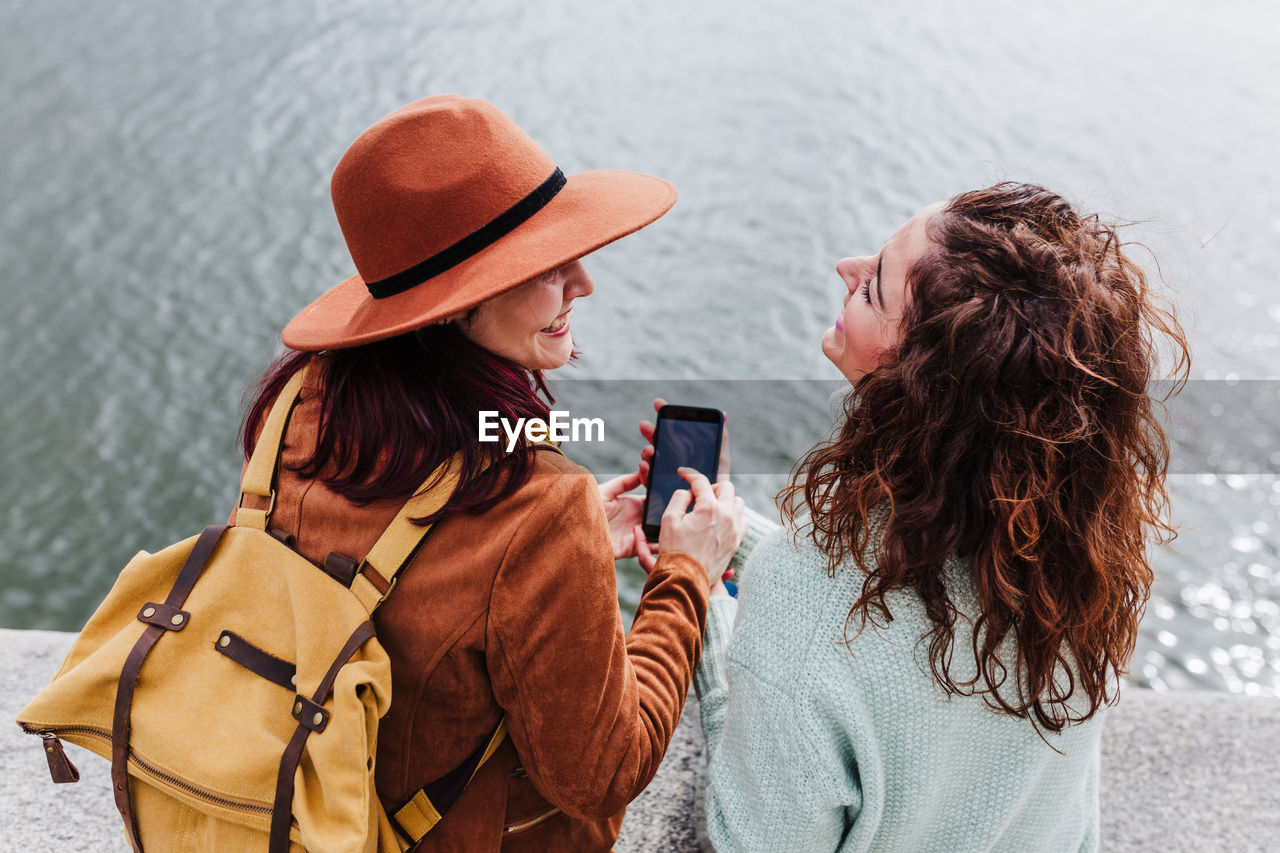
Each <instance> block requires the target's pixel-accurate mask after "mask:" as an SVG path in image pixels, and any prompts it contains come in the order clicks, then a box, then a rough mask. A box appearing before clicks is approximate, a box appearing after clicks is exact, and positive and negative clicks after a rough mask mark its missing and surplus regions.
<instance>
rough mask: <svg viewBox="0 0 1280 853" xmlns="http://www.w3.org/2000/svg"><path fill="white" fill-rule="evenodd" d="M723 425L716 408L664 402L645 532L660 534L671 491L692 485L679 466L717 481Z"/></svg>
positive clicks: (645, 509)
mask: <svg viewBox="0 0 1280 853" xmlns="http://www.w3.org/2000/svg"><path fill="white" fill-rule="evenodd" d="M668 410H671V411H668ZM723 428H724V415H723V414H722V413H721V412H720V411H718V410H716V409H704V408H697V407H693V406H664V407H663V408H662V410H661V411H659V412H658V424H657V430H656V433H655V435H654V442H653V459H652V461H651V462H650V470H649V483H648V494H647V495H646V496H645V506H644V532H645V535H646V536H648V537H649V538H651V539H656V538H657V536H658V528H659V526H660V525H661V524H662V513H663V512H664V511H666V508H667V504H668V503H670V501H671V495H672V493H673V492H675V490H676V489H687V488H688V487H689V482H688V481H687V480H685V479H684V478H683V477H681V476H680V475H679V474H677V473H676V469H677V468H682V467H688V468H693V469H695V470H697V471H698V472H699V473H701V474H704V475H705V476H706V477H707V478H708V479H710V480H711V481H712V482H715V476H716V468H717V465H718V463H719V457H720V438H721V434H722V432H723Z"/></svg>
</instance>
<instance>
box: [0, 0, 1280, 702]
mask: <svg viewBox="0 0 1280 853" xmlns="http://www.w3.org/2000/svg"><path fill="white" fill-rule="evenodd" d="M902 5H903V6H904V7H906V8H904V9H892V8H888V4H873V3H870V2H816V3H807V4H795V3H781V2H754V3H751V4H741V3H729V2H724V0H703V2H698V3H688V2H679V3H676V2H666V0H654V2H649V3H644V4H612V3H599V2H587V0H581V2H540V3H517V2H510V0H500V2H477V3H443V2H433V0H417V2H412V3H409V2H399V3H391V2H368V3H359V4H353V3H337V2H313V3H304V2H298V0H278V2H274V3H268V4H256V3H247V2H225V0H201V2H190V0H164V2H160V0H130V2H128V3H122V4H109V3H89V2H83V0H80V1H79V2H72V0H48V2H42V3H26V4H18V3H8V4H4V5H3V7H2V8H0V45H2V46H3V50H0V69H2V70H3V79H4V80H5V83H6V85H5V104H4V107H3V110H4V117H5V121H4V122H3V123H2V124H0V186H2V187H3V202H2V204H0V276H2V277H0V293H2V294H3V302H2V303H0V309H2V314H0V352H2V353H3V357H4V362H5V363H4V370H3V374H0V400H3V401H4V403H3V410H2V411H3V414H2V415H0V418H2V420H0V426H2V427H3V429H2V431H0V459H2V462H3V467H4V471H5V476H4V483H5V486H6V493H7V499H6V502H5V506H4V509H3V511H2V512H0V544H2V545H3V550H2V551H0V577H3V580H4V586H3V592H2V593H0V624H3V625H6V626H11V627H46V628H63V629H72V628H76V627H78V626H79V625H80V624H81V623H82V621H83V620H84V619H85V618H86V616H87V615H88V614H89V613H90V612H91V610H92V608H93V606H94V605H95V604H96V603H97V601H98V600H99V599H100V598H101V596H102V595H103V594H104V593H105V591H106V589H107V588H108V587H109V585H110V582H111V580H112V579H113V577H114V575H115V572H116V571H118V569H119V567H120V566H121V565H123V563H124V562H125V561H126V560H127V558H128V556H129V555H130V554H131V553H132V552H133V551H134V550H136V549H137V548H139V547H146V548H156V547H160V546H162V545H164V544H166V543H168V542H170V541H172V540H174V539H176V538H179V537H181V536H185V535H188V534H189V533H191V532H193V531H195V530H198V529H199V527H200V526H202V525H203V524H205V523H207V522H209V521H210V520H217V519H221V518H224V517H225V516H226V513H227V511H228V509H229V507H230V503H231V501H232V500H233V497H234V493H235V490H234V486H233V483H234V480H235V476H236V472H237V470H238V464H239V462H238V457H237V454H236V450H235V434H236V427H237V421H238V417H239V414H240V407H241V396H242V394H243V392H244V389H245V387H246V386H247V384H248V383H249V382H250V381H251V379H252V378H253V376H254V375H255V372H256V371H258V370H259V369H260V368H261V367H262V365H263V364H264V363H265V362H266V361H267V360H268V359H269V358H270V357H271V356H272V355H273V353H274V352H275V351H276V347H277V340H278V338H277V336H278V331H279V329H280V327H281V326H282V325H283V324H284V322H285V321H287V320H288V319H289V317H291V316H292V315H293V313H294V312H295V311H297V310H298V309H299V308H300V307H301V306H302V305H304V304H305V303H306V302H308V301H309V300H310V299H311V298H313V297H314V296H315V295H317V294H318V293H319V292H321V291H322V290H323V289H325V288H327V287H329V286H331V285H332V284H334V283H336V282H337V281H339V280H340V279H341V278H343V277H345V276H346V275H348V274H349V273H350V271H351V264H350V262H349V260H348V258H347V256H346V252H345V248H344V245H343V243H342V239H341V235H340V233H339V231H338V228H337V225H336V222H335V220H334V217H333V214H332V210H331V208H330V206H329V201H328V178H329V174H330V171H331V169H332V167H333V164H334V163H335V162H336V161H337V159H338V157H339V156H340V155H341V153H342V151H343V150H344V149H345V147H346V145H347V144H348V143H349V142H350V141H351V139H353V138H354V136H355V135H356V134H357V133H358V132H359V131H360V130H361V129H363V128H364V127H365V126H367V125H368V124H369V123H371V122H372V121H374V120H375V119H377V118H378V117H379V116H381V115H383V114H385V113H386V112H388V111H389V110H391V109H393V108H394V107H396V106H399V105H400V104H402V103H405V102H408V101H410V100H413V99H415V98H418V97H421V96H423V95H427V94H432V93H439V92H462V93H465V94H471V95H479V96H483V97H487V98H489V99H490V100H492V101H494V102H495V103H497V104H498V105H499V106H501V107H502V108H503V109H505V110H506V111H507V112H508V113H510V114H511V115H512V116H513V117H514V118H515V119H516V120H517V121H518V122H519V123H520V124H521V125H522V126H523V127H525V128H526V129H527V130H528V131H529V132H530V134H531V135H532V136H533V137H534V138H535V139H537V140H539V141H540V142H541V143H542V144H543V145H544V147H546V148H547V150H548V151H550V152H551V154H552V156H553V157H555V158H556V160H557V161H558V162H559V163H560V165H561V166H562V167H563V168H564V169H565V170H566V171H567V172H573V171H581V170H585V169H590V168H598V167H617V168H630V169H637V170H642V171H648V172H652V173H654V174H658V175H662V176H664V177H666V178H668V179H670V180H671V181H673V182H674V183H675V184H676V185H677V187H678V188H679V190H680V193H681V200H680V202H679V204H678V205H677V206H676V207H675V209H674V210H673V211H672V212H671V213H670V214H669V215H667V216H666V217H665V218H664V219H663V220H661V221H660V222H658V223H657V224H656V225H654V226H653V227H651V228H649V229H646V230H645V231H644V232H643V233H642V234H640V235H638V236H636V237H633V238H629V239H627V240H624V241H622V242H621V243H619V244H616V245H615V246H612V247H610V248H608V249H606V250H605V251H603V252H601V253H600V254H599V255H597V256H595V257H593V258H592V259H591V267H592V270H593V272H594V273H595V276H596V279H597V283H598V285H599V286H598V290H597V292H596V294H595V296H593V297H592V298H591V299H589V300H586V301H584V302H583V303H582V304H581V306H580V308H579V309H578V310H577V311H576V312H575V324H574V327H575V338H576V339H577V341H578V344H579V346H580V347H581V349H582V350H583V352H584V355H583V358H582V359H581V364H580V366H579V367H578V368H577V369H576V370H572V371H570V373H571V377H570V378H574V379H579V380H588V381H591V382H596V383H606V382H608V381H610V380H621V379H648V380H673V379H684V380H745V379H767V380H779V381H781V380H831V379H834V378H835V377H836V374H835V373H834V371H833V369H832V367H831V366H830V365H829V364H828V363H826V361H825V360H824V359H823V358H822V356H821V353H820V351H819V349H818V347H817V339H818V337H819V336H820V334H821V332H822V329H823V328H825V327H826V326H827V325H828V324H829V323H830V322H831V320H832V318H833V317H834V315H835V312H836V311H837V310H838V307H839V305H840V299H841V286H840V284H839V282H838V281H837V280H836V278H835V276H834V274H833V272H832V266H833V264H834V262H835V260H836V259H838V258H839V257H842V256H843V255H847V254H854V253H868V252H874V251H875V250H876V249H877V247H878V246H879V244H880V243H881V242H882V241H883V240H884V239H885V238H886V237H888V235H889V234H890V233H892V231H893V230H894V229H895V228H896V227H897V225H898V224H900V223H901V222H902V221H903V220H904V219H905V218H906V217H907V216H909V215H910V214H911V213H912V212H913V211H914V210H915V209H917V208H918V207H920V206H922V205H924V204H925V203H928V202H930V201H933V200H935V199H938V198H943V197H946V196H949V195H951V194H953V193H956V192H959V191H961V190H964V189H969V188H972V187H975V186H979V185H985V184H987V183H991V182H993V181H995V180H1000V179H1004V178H1015V179H1021V180H1033V181H1038V182H1041V183H1044V184H1046V185H1048V186H1050V187H1052V188H1055V189H1058V190H1060V191H1062V192H1064V193H1066V194H1067V195H1068V196H1070V197H1071V198H1073V199H1074V200H1076V201H1077V202H1079V203H1080V204H1081V205H1083V206H1085V207H1088V208H1093V209H1100V210H1103V211H1107V212H1110V213H1113V214H1116V215H1119V216H1122V217H1125V218H1128V219H1132V220H1137V221H1140V222H1141V223H1142V224H1140V225H1137V226H1135V227H1134V228H1133V229H1131V233H1132V235H1133V238H1134V239H1140V240H1142V241H1143V242H1144V243H1145V244H1146V245H1147V246H1149V247H1150V249H1151V251H1152V253H1153V254H1154V256H1155V257H1158V258H1159V259H1160V264H1161V271H1162V273H1163V278H1164V280H1165V281H1167V282H1168V283H1169V285H1170V286H1171V287H1172V288H1173V289H1174V291H1175V296H1174V297H1173V300H1174V303H1175V304H1176V305H1177V307H1178V308H1179V310H1180V311H1181V313H1182V316H1183V318H1184V320H1185V322H1186V324H1187V327H1188V330H1189V332H1190V335H1191V338H1192V344H1193V348H1194V358H1195V362H1194V371H1193V374H1194V377H1195V378H1196V379H1197V380H1204V381H1205V383H1206V384H1207V385H1208V386H1211V390H1210V391H1208V392H1206V393H1208V394H1209V396H1210V397H1212V396H1213V395H1214V394H1216V393H1219V391H1220V393H1221V395H1222V397H1221V400H1219V401H1217V402H1210V403H1208V404H1206V406H1204V407H1203V410H1202V411H1200V410H1197V411H1200V414H1203V415H1204V416H1205V417H1207V418H1209V420H1207V421H1205V422H1204V423H1202V424H1200V426H1199V427H1197V429H1199V430H1200V431H1199V432H1198V433H1197V434H1196V435H1197V436H1198V437H1197V438H1195V439H1194V443H1196V447H1197V449H1196V450H1195V451H1194V452H1190V453H1188V454H1187V455H1186V456H1185V464H1184V465H1183V467H1182V468H1181V469H1179V470H1178V471H1177V473H1175V474H1174V475H1173V476H1172V477H1171V479H1170V490H1171V492H1172V497H1173V518H1174V520H1175V522H1176V523H1178V524H1179V525H1180V526H1181V528H1182V531H1183V532H1182V536H1181V537H1180V538H1179V539H1178V540H1177V541H1176V542H1175V543H1174V544H1173V545H1171V546H1167V547H1164V548H1161V549H1159V550H1158V551H1157V552H1156V553H1155V554H1154V555H1153V559H1154V563H1155V566H1156V569H1157V572H1158V575H1159V580H1158V583H1157V587H1156V590H1155V597H1154V598H1153V600H1152V602H1151V606H1150V608H1149V611H1148V614H1147V617H1146V620H1145V623H1144V626H1143V633H1142V639H1141V643H1140V647H1139V650H1138V654H1137V656H1136V658H1135V661H1134V670H1135V674H1136V675H1137V676H1138V677H1139V679H1140V680H1142V681H1143V682H1144V683H1148V684H1151V685H1154V686H1170V687H1183V686H1204V687H1211V688H1218V689H1229V690H1234V691H1240V692H1245V693H1263V694H1275V693H1276V691H1277V687H1278V686H1280V607H1278V604H1277V603H1278V602H1280V558H1278V556H1277V545H1278V544H1280V522H1278V521H1277V517H1276V513H1277V508H1280V481H1278V480H1277V477H1276V472H1277V471H1280V455H1278V454H1277V453H1276V451H1277V449H1280V438H1278V436H1277V433H1276V432H1275V429H1276V428H1275V426H1274V423H1275V421H1276V417H1274V416H1275V415H1280V411H1276V409H1275V408H1274V407H1270V408H1269V406H1271V404H1270V403H1269V402H1267V401H1270V400H1272V399H1273V397H1272V396H1267V395H1268V394H1269V393H1271V391H1270V390H1269V389H1270V383H1269V382H1268V380H1277V379H1280V376H1278V375H1277V373H1278V371H1277V367H1276V364H1277V356H1278V355H1280V287H1278V286H1277V280H1276V276H1275V273H1274V270H1275V269H1276V268H1277V267H1280V186H1277V181H1278V178H1277V171H1276V170H1275V168H1274V167H1273V164H1274V160H1275V146H1276V140H1277V139H1280V66H1277V64H1276V63H1275V62H1274V59H1273V48H1274V44H1273V42H1274V38H1273V34H1274V33H1275V32H1277V31H1278V30H1280V26H1278V25H1280V12H1277V11H1275V10H1273V9H1272V8H1271V7H1269V6H1266V5H1263V4H1244V3H1236V2H1226V3H1218V4H1213V5H1212V6H1205V5H1204V4H1197V3H1191V2H1187V0H1179V2H1172V3H1170V2H1162V3H1157V2H1132V3H1127V4H1123V5H1119V6H1117V5H1114V4H1106V3H1102V2H1098V0H1089V2H1083V3H1076V4H1070V5H1069V7H1067V8H1066V9H1065V10H1061V9H1060V10H1056V11H1053V10H1050V9H1048V8H1044V9H1040V10H1036V9H1030V8H1027V7H1028V6H1030V5H1032V4H1017V3H1012V2H1010V3H993V2H984V3H966V4H951V3H942V2H921V3H911V4H902ZM1037 5H1041V4H1037ZM1144 263H1147V264H1148V267H1149V269H1151V270H1152V272H1153V273H1154V272H1155V266H1154V263H1152V262H1151V261H1150V259H1149V258H1147V259H1146V260H1144ZM1214 383H1217V384H1216V385H1215V384H1214ZM654 384H655V386H656V387H657V390H659V391H661V390H662V385H663V383H662V382H661V381H658V382H655V383H654ZM780 385H781V386H783V387H785V386H786V383H780ZM1219 385H1220V386H1221V388H1220V389H1219V388H1218V386H1219ZM716 387H721V388H724V387H728V386H724V385H721V386H716ZM1241 389H1244V390H1241ZM1249 389H1252V390H1249ZM644 391H645V393H649V392H650V390H649V389H648V388H646V389H644ZM1246 392H1247V393H1246ZM638 394H639V391H637V395H638ZM779 394H781V395H782V397H783V399H780V400H775V399H771V400H767V401H763V402H762V401H758V400H753V399H751V398H750V397H749V396H748V397H744V398H742V399H741V400H738V399H734V398H732V397H731V398H730V399H724V400H715V399H708V400H696V401H695V400H690V402H707V403H711V404H719V405H721V407H722V408H725V409H726V410H727V411H728V412H729V413H730V423H731V425H735V426H739V429H738V430H737V431H736V432H735V442H736V443H737V444H738V445H740V446H741V447H742V448H743V450H744V454H745V455H747V456H750V455H751V454H752V453H755V454H756V458H758V459H762V460H765V461H764V462H762V463H760V465H759V467H758V468H757V469H756V470H755V471H754V472H748V473H747V474H746V475H745V476H744V477H743V480H742V486H743V488H744V489H745V491H746V492H747V493H748V495H749V496H750V497H751V500H752V503H753V504H754V505H756V506H759V507H762V508H767V495H768V494H770V493H771V491H772V490H773V489H774V488H776V487H777V486H778V485H780V482H781V477H780V476H779V474H780V473H781V472H785V470H786V467H787V464H788V462H789V458H788V456H787V453H786V452H785V450H782V449H779V448H790V447H794V446H799V447H803V446H804V444H805V442H807V441H810V440H814V439H816V438H817V437H818V436H819V435H820V434H821V430H822V426H823V425H822V423H821V421H822V417H821V414H820V412H818V413H817V414H816V415H815V416H813V417H809V416H808V415H804V416H801V415H800V414H799V413H800V412H809V411H810V408H812V407H813V406H815V405H816V406H817V408H820V403H818V404H814V403H813V401H812V400H808V398H804V395H803V394H801V393H800V392H798V391H797V392H796V399H795V400H791V399H790V396H789V395H790V394H791V392H790V391H782V392H779ZM1241 395H1243V396H1241ZM730 396H731V395H730ZM801 398H804V399H803V400H802V399H801ZM1246 398H1247V400H1249V401H1253V402H1254V403H1257V401H1259V400H1261V401H1262V404H1261V409H1258V407H1257V406H1256V405H1255V406H1254V415H1255V416H1254V417H1252V418H1251V419H1248V420H1247V422H1242V421H1241V420H1240V419H1239V418H1238V417H1236V412H1237V408H1238V407H1240V406H1243V405H1245V404H1244V403H1241V402H1240V401H1241V400H1245V399H1246ZM645 405H646V402H645V399H643V398H639V397H638V398H637V399H635V400H634V402H633V403H631V404H630V407H629V408H628V407H627V406H625V405H623V406H621V408H620V409H618V410H617V411H616V412H611V413H610V414H611V417H612V420H610V424H611V426H610V429H611V430H613V429H614V427H615V426H616V434H617V435H618V436H619V439H618V440H619V441H620V442H622V445H623V449H620V450H608V449H605V448H584V450H583V452H582V454H579V455H580V457H581V458H583V459H584V461H588V462H591V463H592V464H593V465H594V466H595V467H596V469H597V470H598V471H599V472H600V473H606V472H609V471H618V470H621V468H622V466H623V465H625V464H626V459H627V458H628V457H627V453H628V452H629V451H628V450H627V449H626V448H625V439H623V438H622V436H623V435H625V430H624V427H623V425H624V424H626V423H627V422H629V421H631V420H634V419H636V418H639V417H641V416H643V415H644V414H645ZM735 405H738V406H739V407H738V408H735ZM1215 405H1216V406H1217V409H1216V410H1214V409H1213V406H1215ZM806 407H810V408H806ZM796 442H798V445H797V444H796ZM571 452H572V451H571ZM770 475H772V476H770ZM621 580H622V590H621V596H622V599H623V602H624V605H626V606H628V607H630V606H632V605H634V602H635V600H636V598H637V595H638V590H639V585H640V578H639V575H638V572H637V570H636V569H635V567H634V566H623V567H622V577H621Z"/></svg>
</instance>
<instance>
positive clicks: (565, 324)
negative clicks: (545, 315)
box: [539, 308, 573, 338]
mask: <svg viewBox="0 0 1280 853" xmlns="http://www.w3.org/2000/svg"><path fill="white" fill-rule="evenodd" d="M572 313H573V309H572V308H570V309H569V310H568V311H566V312H564V313H563V314H561V315H560V316H558V317H556V318H555V319H554V320H552V321H551V325H549V326H547V327H545V328H543V329H540V330H539V334H543V335H546V336H547V337H549V338H558V337H560V336H561V335H567V334H568V333H569V315H570V314H572Z"/></svg>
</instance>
